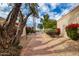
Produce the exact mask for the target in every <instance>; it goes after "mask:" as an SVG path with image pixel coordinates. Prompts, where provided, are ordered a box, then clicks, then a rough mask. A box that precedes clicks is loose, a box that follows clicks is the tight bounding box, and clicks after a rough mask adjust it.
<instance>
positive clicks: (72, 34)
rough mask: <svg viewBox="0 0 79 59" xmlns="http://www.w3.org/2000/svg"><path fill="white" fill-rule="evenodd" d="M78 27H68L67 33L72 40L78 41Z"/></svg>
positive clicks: (73, 25)
mask: <svg viewBox="0 0 79 59" xmlns="http://www.w3.org/2000/svg"><path fill="white" fill-rule="evenodd" d="M78 27H79V24H70V25H68V26H66V32H67V35H68V37H69V38H71V39H72V40H78V39H79V37H78V33H77V31H78Z"/></svg>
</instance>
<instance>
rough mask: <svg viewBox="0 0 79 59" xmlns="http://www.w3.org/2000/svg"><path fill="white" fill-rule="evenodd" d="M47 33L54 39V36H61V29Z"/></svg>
mask: <svg viewBox="0 0 79 59" xmlns="http://www.w3.org/2000/svg"><path fill="white" fill-rule="evenodd" d="M46 33H47V34H48V35H50V36H52V37H54V36H56V35H59V34H60V29H59V28H56V29H51V30H48V31H46Z"/></svg>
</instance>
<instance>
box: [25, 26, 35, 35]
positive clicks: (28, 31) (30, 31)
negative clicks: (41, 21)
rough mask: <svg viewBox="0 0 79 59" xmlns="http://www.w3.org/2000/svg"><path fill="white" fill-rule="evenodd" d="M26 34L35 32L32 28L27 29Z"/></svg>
mask: <svg viewBox="0 0 79 59" xmlns="http://www.w3.org/2000/svg"><path fill="white" fill-rule="evenodd" d="M26 33H27V34H28V33H35V31H34V29H33V28H32V27H26Z"/></svg>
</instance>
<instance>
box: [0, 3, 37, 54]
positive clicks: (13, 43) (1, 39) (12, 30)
mask: <svg viewBox="0 0 79 59" xmlns="http://www.w3.org/2000/svg"><path fill="white" fill-rule="evenodd" d="M21 5H22V4H21V3H15V4H14V6H13V8H12V11H10V13H9V15H8V17H7V19H6V21H5V22H4V24H3V26H1V25H0V49H2V50H3V51H4V53H5V52H6V51H7V52H6V53H8V55H18V54H19V53H18V51H17V50H18V47H19V42H20V40H19V39H20V37H21V34H22V32H23V28H24V27H25V25H26V22H27V19H28V17H29V16H30V15H34V14H35V13H36V12H35V11H34V10H33V8H32V6H33V4H27V5H28V6H29V9H30V13H29V14H28V15H26V17H25V18H23V14H22V12H21V10H20V7H21ZM18 16H19V17H20V18H21V19H20V20H19V21H20V25H19V28H17V27H16V26H15V24H16V20H17V17H18ZM34 16H36V14H35V15H34ZM11 47H14V48H11ZM5 49H6V50H5ZM13 49H14V50H13ZM13 52H14V53H13ZM0 53H2V51H0ZM16 53H18V54H16ZM0 55H4V54H0ZM6 55H7V54H6Z"/></svg>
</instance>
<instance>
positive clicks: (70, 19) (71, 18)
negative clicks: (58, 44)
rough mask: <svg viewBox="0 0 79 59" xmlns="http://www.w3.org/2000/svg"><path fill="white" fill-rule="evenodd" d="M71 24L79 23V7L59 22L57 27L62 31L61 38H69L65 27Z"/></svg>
mask: <svg viewBox="0 0 79 59" xmlns="http://www.w3.org/2000/svg"><path fill="white" fill-rule="evenodd" d="M71 23H79V6H78V7H76V8H75V9H74V10H72V11H71V12H69V13H68V14H66V15H65V16H63V17H62V18H60V19H59V20H58V21H57V27H58V28H60V30H61V34H60V36H64V37H66V38H68V36H67V34H66V31H65V27H66V26H67V25H68V24H71Z"/></svg>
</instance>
